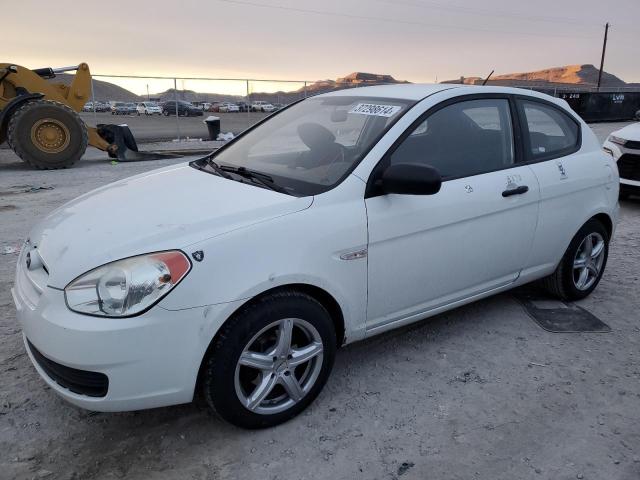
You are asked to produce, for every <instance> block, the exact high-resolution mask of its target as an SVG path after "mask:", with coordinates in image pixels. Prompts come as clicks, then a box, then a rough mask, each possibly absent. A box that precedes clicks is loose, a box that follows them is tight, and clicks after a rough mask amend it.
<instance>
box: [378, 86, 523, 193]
mask: <svg viewBox="0 0 640 480" xmlns="http://www.w3.org/2000/svg"><path fill="white" fill-rule="evenodd" d="M512 131H513V129H512V126H511V115H510V111H509V101H508V100H506V99H486V100H485V99H483V100H469V101H464V102H459V103H455V104H453V105H448V106H446V107H444V108H441V109H440V110H438V111H436V112H435V113H433V114H431V115H429V117H428V118H427V119H426V120H424V121H423V122H421V123H420V124H419V125H417V126H416V127H415V128H414V129H413V131H412V132H411V133H410V134H409V136H407V137H406V139H405V140H404V141H403V142H402V143H401V144H400V146H399V147H398V148H397V149H396V150H395V151H394V152H393V153H392V154H391V156H390V162H391V163H392V164H393V163H424V164H427V165H430V166H432V167H434V168H436V169H437V170H438V171H439V172H440V175H441V176H442V178H443V180H450V179H454V178H461V177H469V176H472V175H478V174H481V173H486V172H491V171H495V170H501V169H504V168H509V167H511V166H512V165H513V163H514V147H513V135H512Z"/></svg>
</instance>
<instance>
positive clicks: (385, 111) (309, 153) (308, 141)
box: [212, 95, 414, 196]
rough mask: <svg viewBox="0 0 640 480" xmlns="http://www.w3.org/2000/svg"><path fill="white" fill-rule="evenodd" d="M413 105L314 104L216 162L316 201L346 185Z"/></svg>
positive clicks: (279, 119)
mask: <svg viewBox="0 0 640 480" xmlns="http://www.w3.org/2000/svg"><path fill="white" fill-rule="evenodd" d="M413 104H414V102H412V101H409V100H400V99H388V98H368V97H363V96H342V95H336V96H318V97H314V98H309V99H306V100H304V101H302V102H299V103H297V104H295V105H292V106H291V107H289V108H287V109H284V110H280V112H279V113H277V114H275V115H273V116H272V117H270V118H269V120H267V121H266V122H264V123H263V124H261V125H259V126H258V127H256V128H255V129H253V130H250V131H249V132H247V133H245V134H244V135H242V136H241V137H240V138H238V139H237V140H236V141H234V142H233V143H231V144H230V145H228V146H227V147H225V148H223V149H221V150H220V151H219V152H217V153H216V154H214V155H213V157H212V158H213V161H215V162H216V163H217V164H218V165H220V166H229V167H244V168H245V169H247V170H252V171H254V172H259V173H263V174H267V175H269V176H270V177H271V178H272V179H273V181H274V183H275V184H277V185H278V186H279V187H282V189H284V190H285V191H286V192H287V193H290V194H291V195H295V196H307V195H316V194H319V193H322V192H326V191H328V190H330V189H332V188H333V187H334V186H336V185H337V184H338V183H340V182H341V181H342V180H343V179H344V178H345V177H346V176H347V175H348V174H349V173H350V172H351V170H353V168H355V166H356V165H357V164H358V163H359V162H360V160H362V158H363V157H364V156H365V155H366V154H367V153H368V152H369V150H370V149H371V147H372V146H373V145H374V143H375V142H377V141H378V139H379V138H380V137H381V136H382V134H383V133H385V132H386V130H387V129H388V128H389V127H390V126H391V125H392V124H393V123H394V122H395V121H396V120H397V119H398V118H399V117H400V116H401V115H403V114H404V112H405V111H406V110H407V109H408V108H410V107H411V106H412V105H413Z"/></svg>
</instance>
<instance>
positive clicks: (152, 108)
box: [136, 102, 162, 115]
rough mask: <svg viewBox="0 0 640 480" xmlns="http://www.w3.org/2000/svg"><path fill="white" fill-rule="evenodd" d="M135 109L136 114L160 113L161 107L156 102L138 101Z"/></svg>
mask: <svg viewBox="0 0 640 480" xmlns="http://www.w3.org/2000/svg"><path fill="white" fill-rule="evenodd" d="M136 110H137V112H138V115H162V108H161V107H160V105H158V104H157V103H156V102H140V103H139V104H138V105H137V106H136Z"/></svg>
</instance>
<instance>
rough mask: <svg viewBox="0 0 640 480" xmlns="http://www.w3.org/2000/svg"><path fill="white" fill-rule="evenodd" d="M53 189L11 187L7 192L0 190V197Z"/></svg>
mask: <svg viewBox="0 0 640 480" xmlns="http://www.w3.org/2000/svg"><path fill="white" fill-rule="evenodd" d="M54 188H55V187H53V186H51V185H40V186H35V185H12V186H11V187H9V190H0V197H1V196H5V195H17V194H19V193H34V192H40V191H42V190H53V189H54Z"/></svg>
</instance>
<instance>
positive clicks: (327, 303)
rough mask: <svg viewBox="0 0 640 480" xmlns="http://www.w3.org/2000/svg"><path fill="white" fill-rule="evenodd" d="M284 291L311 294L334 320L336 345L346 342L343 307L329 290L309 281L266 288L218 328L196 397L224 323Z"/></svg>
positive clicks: (197, 384)
mask: <svg viewBox="0 0 640 480" xmlns="http://www.w3.org/2000/svg"><path fill="white" fill-rule="evenodd" d="M283 291H295V292H300V293H304V294H306V295H309V296H310V297H312V298H313V299H315V300H317V301H318V302H319V303H320V304H321V305H322V306H323V307H325V308H326V309H327V311H328V312H329V315H330V317H331V320H332V321H333V325H334V328H335V331H336V347H338V348H339V347H340V346H341V345H343V344H344V342H345V340H346V337H345V320H344V313H343V310H342V307H341V306H340V304H339V303H338V301H337V300H336V299H335V297H334V296H333V295H331V294H330V293H329V292H327V291H326V290H325V289H323V288H320V287H318V286H316V285H312V284H309V283H288V284H283V285H278V286H277V287H273V288H270V289H268V290H264V291H262V292H260V293H259V294H257V295H255V296H253V297H251V298H250V299H248V300H247V301H246V302H244V303H242V304H241V305H239V306H238V307H237V308H236V309H235V310H234V311H233V313H232V314H231V315H229V317H228V318H227V319H226V320H225V321H224V323H223V324H222V325H220V328H219V329H218V331H217V332H216V334H215V335H214V336H213V338H212V339H211V341H210V342H209V346H208V347H207V349H206V350H205V352H204V355H203V356H202V359H201V360H200V366H199V368H198V376H197V377H196V385H195V391H194V398H196V397H197V396H198V395H200V391H201V388H200V386H201V382H202V373H203V367H204V366H205V361H206V359H207V357H208V356H209V352H210V351H211V348H212V347H213V345H214V344H215V342H216V340H217V338H218V336H219V335H220V332H221V331H222V329H223V327H224V325H225V324H226V323H227V322H229V320H231V319H232V318H233V317H234V316H235V315H236V314H237V313H238V312H239V311H240V310H242V309H243V308H244V307H246V306H247V305H251V304H253V303H256V302H258V301H260V299H262V298H264V297H267V296H269V295H273V294H275V293H278V292H283Z"/></svg>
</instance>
